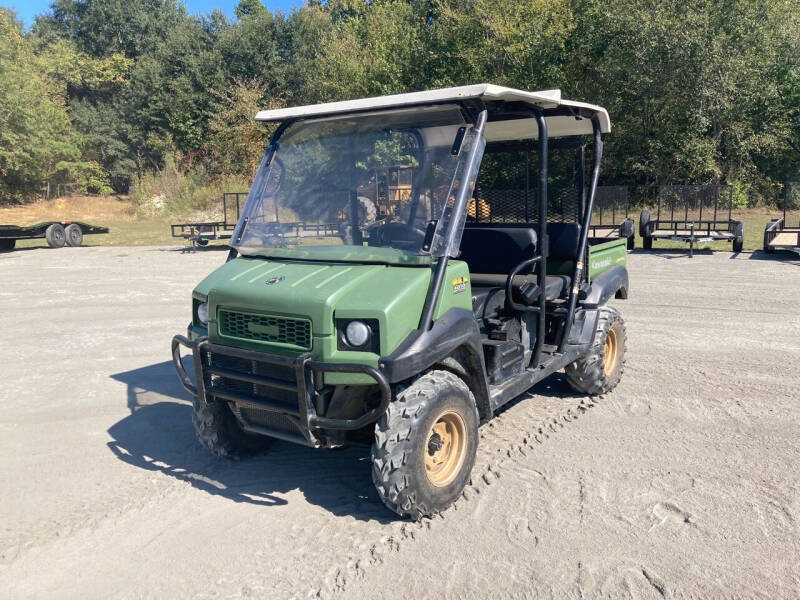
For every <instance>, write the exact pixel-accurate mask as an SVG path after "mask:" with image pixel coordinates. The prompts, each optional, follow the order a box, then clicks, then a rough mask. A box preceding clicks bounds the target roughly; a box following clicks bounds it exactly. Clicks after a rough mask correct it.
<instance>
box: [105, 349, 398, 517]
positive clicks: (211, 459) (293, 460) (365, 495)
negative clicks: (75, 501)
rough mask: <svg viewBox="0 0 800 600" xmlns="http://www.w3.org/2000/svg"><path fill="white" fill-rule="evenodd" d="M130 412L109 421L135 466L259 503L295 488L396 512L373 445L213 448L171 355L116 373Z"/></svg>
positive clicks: (320, 498) (367, 512) (322, 501)
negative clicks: (195, 422) (383, 491)
mask: <svg viewBox="0 0 800 600" xmlns="http://www.w3.org/2000/svg"><path fill="white" fill-rule="evenodd" d="M111 377H112V378H113V379H115V380H117V381H120V382H122V383H124V384H125V385H126V387H127V397H126V400H127V406H128V409H129V410H130V414H129V415H128V416H126V417H125V418H124V419H121V420H120V421H118V422H117V423H115V424H114V425H113V426H111V427H110V428H109V429H108V433H109V435H110V436H111V438H112V439H111V441H110V442H108V448H109V450H110V451H111V452H113V453H114V455H115V456H116V457H117V458H119V459H120V460H121V461H123V462H126V463H128V464H129V465H131V466H134V467H138V468H140V469H145V470H148V471H156V472H159V473H162V474H164V475H169V476H170V477H174V478H175V479H178V480H180V481H183V482H186V483H188V484H190V485H191V486H193V487H194V488H196V489H199V490H202V491H204V492H206V493H208V494H212V495H215V496H220V497H223V498H227V499H229V500H232V501H234V502H244V503H250V504H257V505H261V506H279V505H285V504H287V503H288V502H289V496H290V495H291V493H292V492H294V491H299V492H300V493H302V494H303V496H304V497H305V498H306V500H307V501H308V502H310V503H312V504H315V505H317V506H320V507H322V508H324V509H326V510H328V511H330V512H331V513H333V514H335V515H337V516H350V517H353V518H356V519H359V520H365V521H369V520H377V521H379V522H386V523H388V522H391V521H393V520H396V518H397V517H394V516H393V515H392V513H390V512H389V511H388V510H387V509H386V508H385V507H384V506H383V504H382V503H381V501H380V499H379V498H378V495H377V493H376V492H375V488H374V486H373V485H372V480H371V477H370V468H371V465H370V460H369V451H368V450H367V449H365V448H349V449H346V450H339V451H323V450H315V449H313V448H306V447H304V446H297V445H295V444H290V443H286V442H281V441H275V442H274V443H273V444H271V445H270V446H269V448H268V449H267V450H266V451H265V452H264V453H262V454H259V455H256V456H253V457H250V458H247V459H243V460H241V461H234V460H227V459H222V458H218V457H215V456H213V455H211V454H210V453H209V452H208V451H207V450H206V449H205V448H204V447H202V446H201V444H200V442H198V441H197V439H196V437H195V434H194V429H193V427H192V407H191V399H190V397H189V394H188V393H186V392H185V390H184V389H183V388H182V387H181V385H180V383H178V380H177V377H176V376H175V372H174V370H173V368H172V363H171V362H170V361H165V362H163V363H157V364H153V365H148V366H145V367H142V368H139V369H133V370H131V371H125V372H122V373H117V374H114V375H112V376H111Z"/></svg>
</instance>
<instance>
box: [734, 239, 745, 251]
mask: <svg viewBox="0 0 800 600" xmlns="http://www.w3.org/2000/svg"><path fill="white" fill-rule="evenodd" d="M742 248H744V240H743V239H742V238H740V237H737V238H736V239H735V240H733V251H734V252H741V251H742Z"/></svg>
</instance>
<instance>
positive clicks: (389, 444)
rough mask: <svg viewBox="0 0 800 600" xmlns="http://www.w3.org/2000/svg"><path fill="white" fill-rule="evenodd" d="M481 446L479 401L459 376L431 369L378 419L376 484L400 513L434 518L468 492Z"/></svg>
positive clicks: (374, 459) (374, 448) (374, 465)
mask: <svg viewBox="0 0 800 600" xmlns="http://www.w3.org/2000/svg"><path fill="white" fill-rule="evenodd" d="M477 448H478V410H477V408H476V405H475V398H474V397H473V396H472V393H471V392H470V391H469V388H468V387H467V385H466V384H465V383H464V382H463V381H462V380H461V379H459V377H457V376H456V375H454V374H452V373H450V372H447V371H431V372H429V373H426V374H425V375H423V376H422V377H420V378H419V379H417V380H416V381H415V382H414V383H413V384H411V385H410V386H409V387H407V388H405V389H404V390H403V391H401V392H400V393H399V394H398V395H397V398H396V399H395V400H394V401H393V402H392V403H391V404H390V405H389V409H388V410H387V411H386V414H384V415H383V417H381V419H380V420H379V421H378V423H377V425H376V427H375V443H374V444H373V446H372V481H373V483H374V484H375V488H376V489H377V490H378V496H380V499H381V501H382V502H383V503H384V504H385V505H386V506H387V507H388V508H390V509H391V510H393V511H394V512H396V513H397V514H398V515H400V516H403V517H411V518H412V519H415V520H416V519H420V518H422V517H426V516H432V515H435V514H437V513H439V512H441V511H443V510H444V509H446V508H447V507H448V506H450V505H451V504H452V503H453V502H454V501H455V500H456V499H457V498H458V497H459V496H460V495H461V493H462V492H463V490H464V486H466V485H467V483H468V482H469V477H470V472H471V471H472V466H473V465H474V464H475V455H476V452H477Z"/></svg>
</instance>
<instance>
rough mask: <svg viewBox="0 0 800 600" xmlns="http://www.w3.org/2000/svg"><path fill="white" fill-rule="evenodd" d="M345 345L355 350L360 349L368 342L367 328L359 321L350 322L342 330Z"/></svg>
mask: <svg viewBox="0 0 800 600" xmlns="http://www.w3.org/2000/svg"><path fill="white" fill-rule="evenodd" d="M344 336H345V338H346V339H347V343H348V344H350V345H351V346H353V347H355V348H360V347H361V346H363V345H364V344H366V343H367V342H368V341H369V327H367V326H366V325H365V324H364V323H362V322H361V321H350V322H349V323H348V324H347V328H346V329H345V330H344Z"/></svg>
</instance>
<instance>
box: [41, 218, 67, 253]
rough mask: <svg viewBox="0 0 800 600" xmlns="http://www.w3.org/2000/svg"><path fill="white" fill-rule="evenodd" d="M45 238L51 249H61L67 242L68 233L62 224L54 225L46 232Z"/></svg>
mask: <svg viewBox="0 0 800 600" xmlns="http://www.w3.org/2000/svg"><path fill="white" fill-rule="evenodd" d="M44 238H45V239H46V240H47V244H48V246H50V247H51V248H61V247H63V246H64V244H65V243H66V242H67V233H66V231H64V226H63V225H62V224H61V223H53V224H52V225H50V227H48V228H47V229H46V230H45V232H44Z"/></svg>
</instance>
